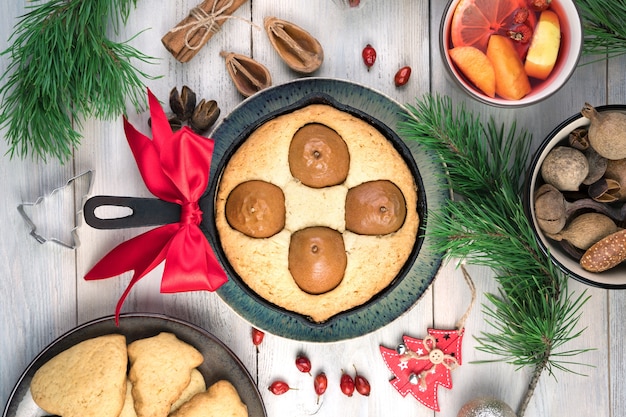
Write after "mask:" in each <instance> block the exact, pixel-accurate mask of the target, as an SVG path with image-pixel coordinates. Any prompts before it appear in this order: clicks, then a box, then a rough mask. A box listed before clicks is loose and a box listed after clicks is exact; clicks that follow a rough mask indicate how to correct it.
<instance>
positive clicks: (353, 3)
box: [348, 0, 361, 7]
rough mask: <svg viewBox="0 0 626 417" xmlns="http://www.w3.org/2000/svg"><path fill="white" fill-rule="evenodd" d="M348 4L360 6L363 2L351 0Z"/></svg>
mask: <svg viewBox="0 0 626 417" xmlns="http://www.w3.org/2000/svg"><path fill="white" fill-rule="evenodd" d="M348 4H349V5H350V7H358V6H359V4H361V0H349V1H348Z"/></svg>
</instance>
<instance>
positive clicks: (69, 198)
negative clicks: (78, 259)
mask: <svg viewBox="0 0 626 417" xmlns="http://www.w3.org/2000/svg"><path fill="white" fill-rule="evenodd" d="M92 183H93V171H92V170H88V171H85V172H83V173H82V174H79V175H77V176H75V177H73V178H70V179H69V180H68V181H67V183H66V184H65V185H63V186H62V187H59V188H56V189H54V190H52V192H51V193H50V194H48V195H45V196H41V197H39V198H37V200H36V201H35V202H34V203H22V204H20V205H18V206H17V211H18V212H19V213H20V215H21V216H22V217H23V218H24V220H25V221H26V224H27V225H28V226H29V227H30V235H31V236H32V237H34V238H35V239H36V240H37V242H39V243H42V244H43V243H46V242H52V243H57V244H59V245H61V246H63V247H66V248H69V249H75V248H76V247H78V246H79V245H80V241H79V239H78V233H77V229H78V227H79V226H80V225H81V222H82V210H83V204H84V203H85V199H86V198H87V196H88V195H89V192H90V190H91V185H92ZM75 196H80V197H81V200H80V202H78V203H77V202H76V199H75ZM77 204H78V206H77ZM68 225H71V227H68ZM38 229H39V230H38Z"/></svg>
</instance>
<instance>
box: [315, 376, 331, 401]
mask: <svg viewBox="0 0 626 417" xmlns="http://www.w3.org/2000/svg"><path fill="white" fill-rule="evenodd" d="M313 387H314V388H315V393H316V394H317V395H318V396H320V395H322V394H324V393H325V392H326V388H328V378H326V374H325V373H324V372H321V373H319V374H317V375H316V376H315V379H314V380H313Z"/></svg>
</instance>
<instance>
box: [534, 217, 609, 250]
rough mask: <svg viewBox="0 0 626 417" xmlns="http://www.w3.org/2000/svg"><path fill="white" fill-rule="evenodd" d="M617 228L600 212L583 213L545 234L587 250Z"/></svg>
mask: <svg viewBox="0 0 626 417" xmlns="http://www.w3.org/2000/svg"><path fill="white" fill-rule="evenodd" d="M617 230H618V228H617V225H616V224H615V222H614V221H613V220H611V219H610V218H609V217H608V216H605V215H604V214H600V213H583V214H581V215H580V216H577V217H575V218H574V219H573V220H572V221H571V222H570V223H569V224H568V225H567V226H566V227H565V228H564V229H563V230H561V231H560V232H559V233H556V234H550V233H546V236H548V237H549V238H550V239H553V240H556V241H559V242H560V241H562V240H566V241H568V242H569V243H571V244H572V245H574V246H575V247H577V248H579V249H584V250H587V249H589V248H590V247H591V246H592V245H593V244H594V243H596V242H598V241H600V240H602V239H603V238H605V237H606V236H608V235H610V234H611V233H615V232H617Z"/></svg>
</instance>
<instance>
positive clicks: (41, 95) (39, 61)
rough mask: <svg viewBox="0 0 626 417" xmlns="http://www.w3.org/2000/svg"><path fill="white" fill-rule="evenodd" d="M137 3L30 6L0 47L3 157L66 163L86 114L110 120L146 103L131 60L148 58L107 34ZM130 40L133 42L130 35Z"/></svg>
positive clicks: (75, 1)
mask: <svg viewBox="0 0 626 417" xmlns="http://www.w3.org/2000/svg"><path fill="white" fill-rule="evenodd" d="M135 4H136V0H109V1H82V0H50V1H48V2H45V3H41V4H38V5H33V6H29V7H28V10H27V13H26V14H25V15H23V16H22V17H21V18H20V20H19V21H18V23H17V24H16V27H15V31H14V33H13V34H12V35H11V37H10V39H9V40H10V41H12V44H11V46H10V47H9V48H7V49H6V50H5V51H3V52H2V55H6V56H8V57H9V59H10V64H9V67H8V70H7V71H6V73H5V74H4V75H3V76H2V78H1V80H2V81H3V82H4V85H3V86H2V87H0V95H1V97H2V103H1V104H0V111H1V114H0V126H2V127H6V135H5V137H6V140H7V142H8V144H9V150H8V154H9V155H10V156H11V157H13V156H19V157H22V158H24V157H26V156H29V155H30V156H32V157H33V158H40V159H42V160H46V159H47V158H48V157H50V156H51V157H54V158H57V159H58V160H59V161H61V162H64V161H66V160H67V159H68V158H69V157H70V156H71V153H72V150H73V149H74V147H75V146H77V145H78V144H79V143H80V140H81V135H80V134H79V133H78V132H77V129H79V128H80V127H81V125H80V124H81V120H84V119H86V118H88V117H96V118H98V119H105V120H106V119H112V118H114V117H118V116H119V115H120V114H124V113H125V112H126V101H127V100H129V101H130V102H131V103H132V105H133V106H134V107H135V109H136V110H140V109H141V108H142V107H143V104H144V102H145V98H144V97H145V86H144V84H143V82H142V79H146V78H151V77H150V76H148V75H147V74H146V73H143V72H141V71H139V70H137V68H135V67H134V66H133V64H132V61H141V62H148V63H151V62H153V61H154V59H153V58H151V57H148V56H146V55H144V54H142V53H141V52H139V51H137V50H136V49H134V48H133V47H131V46H130V45H129V44H128V42H129V41H130V40H129V41H127V42H124V43H116V42H113V41H111V40H109V39H108V38H107V30H108V26H109V24H111V25H112V27H113V29H114V30H115V31H117V30H118V29H119V26H120V24H121V23H120V22H126V20H127V18H128V15H129V13H130V9H131V6H134V5H135ZM131 40H132V39H131Z"/></svg>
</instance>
